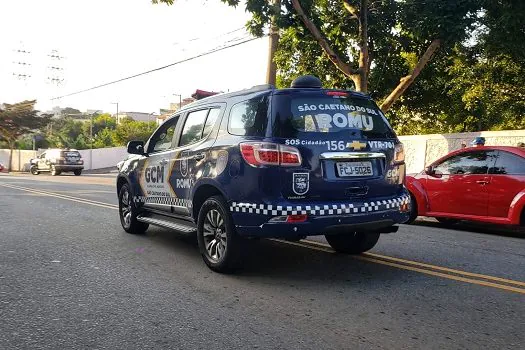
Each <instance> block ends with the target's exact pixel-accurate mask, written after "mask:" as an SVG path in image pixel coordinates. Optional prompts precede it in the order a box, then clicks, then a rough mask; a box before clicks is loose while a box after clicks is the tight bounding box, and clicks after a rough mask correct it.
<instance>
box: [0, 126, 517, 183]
mask: <svg viewBox="0 0 525 350" xmlns="http://www.w3.org/2000/svg"><path fill="white" fill-rule="evenodd" d="M477 136H483V137H484V138H485V140H486V143H485V144H486V145H487V146H494V145H498V146H516V145H517V144H518V142H525V130H506V131H483V132H471V133H460V134H432V135H412V136H400V137H399V139H400V140H401V142H403V144H404V145H405V154H406V163H407V173H415V172H419V171H421V170H423V169H424V168H425V165H428V164H430V163H431V162H433V161H434V160H436V159H438V158H439V157H441V156H444V155H446V154H447V153H449V152H451V151H454V150H457V149H459V148H461V142H466V143H467V145H469V144H470V142H471V141H472V140H474V139H475V138H476V137H477ZM42 152H43V151H40V152H36V151H18V150H15V151H13V170H14V171H19V170H21V169H23V166H24V164H27V163H29V159H31V158H34V157H35V156H36V155H37V153H38V154H40V153H42ZM80 154H81V155H82V158H83V159H84V168H85V169H86V170H89V169H100V168H109V167H116V165H117V163H118V162H120V161H121V160H123V159H125V158H126V157H127V155H128V154H127V152H126V147H111V148H98V149H93V150H89V149H86V150H81V151H80ZM8 159H9V150H6V149H0V163H3V164H7V162H8Z"/></svg>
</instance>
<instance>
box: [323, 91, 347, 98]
mask: <svg viewBox="0 0 525 350" xmlns="http://www.w3.org/2000/svg"><path fill="white" fill-rule="evenodd" d="M326 94H327V95H328V96H342V97H346V96H348V93H347V92H344V91H328V92H327V93H326Z"/></svg>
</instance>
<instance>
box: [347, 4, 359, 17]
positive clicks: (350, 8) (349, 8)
mask: <svg viewBox="0 0 525 350" xmlns="http://www.w3.org/2000/svg"><path fill="white" fill-rule="evenodd" d="M343 6H344V8H345V9H346V10H347V11H348V12H350V14H351V15H352V18H355V19H359V15H358V13H357V9H356V8H355V7H354V6H352V5H350V4H349V3H347V2H346V1H344V0H343Z"/></svg>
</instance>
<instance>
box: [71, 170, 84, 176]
mask: <svg viewBox="0 0 525 350" xmlns="http://www.w3.org/2000/svg"><path fill="white" fill-rule="evenodd" d="M73 172H74V173H75V175H76V176H80V175H81V174H82V170H80V169H78V170H74V171H73Z"/></svg>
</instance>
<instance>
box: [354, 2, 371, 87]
mask: <svg viewBox="0 0 525 350" xmlns="http://www.w3.org/2000/svg"><path fill="white" fill-rule="evenodd" d="M368 60H369V56H368V0H361V1H360V4H359V70H358V75H359V79H358V81H357V83H356V84H355V89H356V90H357V91H360V92H364V93H367V92H368ZM354 82H355V80H354Z"/></svg>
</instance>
